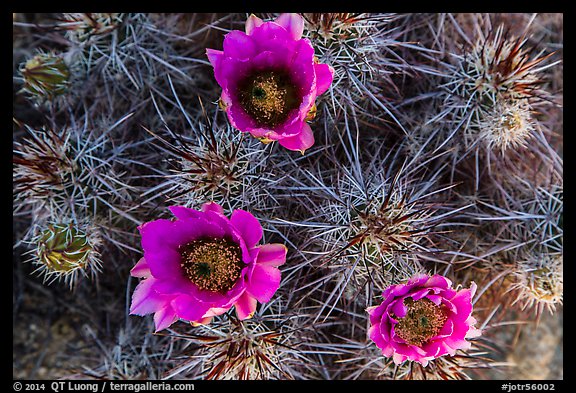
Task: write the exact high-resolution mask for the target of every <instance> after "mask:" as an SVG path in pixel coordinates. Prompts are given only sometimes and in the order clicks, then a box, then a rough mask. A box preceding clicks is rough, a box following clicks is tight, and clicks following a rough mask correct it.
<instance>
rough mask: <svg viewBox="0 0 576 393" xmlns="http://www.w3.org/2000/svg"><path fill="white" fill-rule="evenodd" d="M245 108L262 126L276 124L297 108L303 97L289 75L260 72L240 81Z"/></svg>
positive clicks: (242, 101)
mask: <svg viewBox="0 0 576 393" xmlns="http://www.w3.org/2000/svg"><path fill="white" fill-rule="evenodd" d="M238 98H239V101H240V105H242V108H244V110H245V111H246V113H248V114H249V115H250V116H252V117H253V118H254V119H255V120H256V122H257V123H258V125H259V126H265V127H274V126H276V125H278V124H280V123H282V122H283V121H284V120H286V118H287V117H288V114H289V113H290V111H291V110H293V109H297V108H298V106H299V105H300V102H299V101H300V99H299V97H298V94H297V92H296V86H294V84H293V83H292V81H291V79H290V77H289V76H288V75H287V74H286V73H283V72H281V71H267V72H263V73H257V74H255V75H251V76H249V77H248V78H246V79H245V80H244V81H243V82H242V83H240V84H239V90H238Z"/></svg>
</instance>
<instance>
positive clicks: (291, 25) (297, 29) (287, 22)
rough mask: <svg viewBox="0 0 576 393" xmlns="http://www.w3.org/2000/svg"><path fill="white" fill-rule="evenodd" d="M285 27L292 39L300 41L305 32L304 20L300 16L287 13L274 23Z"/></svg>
mask: <svg viewBox="0 0 576 393" xmlns="http://www.w3.org/2000/svg"><path fill="white" fill-rule="evenodd" d="M274 22H276V23H278V24H279V25H280V26H282V27H284V28H285V29H286V30H287V31H288V32H289V33H290V35H291V36H292V39H295V40H299V39H300V38H302V33H303V32H304V18H303V17H302V16H301V15H299V14H294V13H285V14H282V15H280V16H279V17H278V18H276V20H275V21H274Z"/></svg>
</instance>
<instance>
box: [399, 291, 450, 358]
mask: <svg viewBox="0 0 576 393" xmlns="http://www.w3.org/2000/svg"><path fill="white" fill-rule="evenodd" d="M404 305H405V306H406V307H407V308H408V311H407V313H406V316H405V317H404V318H400V321H399V322H398V324H397V325H396V326H395V327H394V330H395V332H396V335H398V337H400V338H402V339H403V340H405V341H406V342H407V343H408V344H411V345H415V346H418V347H419V346H422V344H424V343H425V342H427V341H428V340H430V339H431V338H432V337H434V336H436V335H438V332H439V331H440V329H442V326H444V323H445V322H446V319H447V318H448V317H447V316H446V312H445V311H444V309H443V307H442V306H437V305H436V304H434V302H432V301H430V300H428V299H426V298H424V299H420V300H416V301H414V300H412V299H411V298H406V299H405V300H404Z"/></svg>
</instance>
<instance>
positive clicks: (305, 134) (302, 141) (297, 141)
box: [278, 122, 314, 154]
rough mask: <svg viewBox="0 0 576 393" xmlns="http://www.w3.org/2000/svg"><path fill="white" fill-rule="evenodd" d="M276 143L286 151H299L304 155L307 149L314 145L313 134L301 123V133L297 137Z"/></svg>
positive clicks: (305, 124) (307, 126) (304, 123)
mask: <svg viewBox="0 0 576 393" xmlns="http://www.w3.org/2000/svg"><path fill="white" fill-rule="evenodd" d="M278 143H279V144H280V145H282V146H284V147H285V148H286V149H288V150H294V151H299V152H301V153H302V154H304V152H305V151H306V150H307V149H309V148H310V147H312V145H314V133H313V132H312V129H311V128H310V126H309V125H308V124H307V123H306V122H303V123H302V131H301V132H300V133H299V134H298V135H295V136H291V137H288V138H284V139H280V140H279V141H278Z"/></svg>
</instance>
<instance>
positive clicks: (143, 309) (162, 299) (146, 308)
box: [130, 277, 170, 316]
mask: <svg viewBox="0 0 576 393" xmlns="http://www.w3.org/2000/svg"><path fill="white" fill-rule="evenodd" d="M155 281H156V280H155V279H154V278H153V277H151V278H147V279H146V280H143V281H142V282H140V283H139V284H138V286H137V287H136V289H135V290H134V294H133V295H132V304H131V305H130V314H134V315H140V316H142V315H146V314H150V313H153V312H156V311H157V310H159V309H161V308H163V307H165V306H166V304H167V302H169V300H170V298H169V297H167V296H165V295H161V294H159V293H157V292H156V291H155V290H154V288H153V286H154V283H155Z"/></svg>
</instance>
